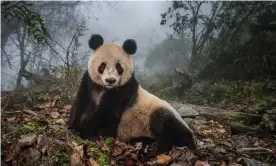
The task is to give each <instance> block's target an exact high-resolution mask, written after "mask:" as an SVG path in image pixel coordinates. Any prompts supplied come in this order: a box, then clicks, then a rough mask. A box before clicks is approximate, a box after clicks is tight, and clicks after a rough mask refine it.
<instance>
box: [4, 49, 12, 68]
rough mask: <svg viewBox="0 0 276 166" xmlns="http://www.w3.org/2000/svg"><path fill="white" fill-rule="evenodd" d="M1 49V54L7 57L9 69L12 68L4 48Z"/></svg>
mask: <svg viewBox="0 0 276 166" xmlns="http://www.w3.org/2000/svg"><path fill="white" fill-rule="evenodd" d="M1 50H2V51H3V54H4V55H5V57H6V59H7V62H8V65H9V67H10V69H11V68H12V65H11V62H10V59H9V58H8V55H7V53H6V51H5V49H4V48H3V47H1Z"/></svg>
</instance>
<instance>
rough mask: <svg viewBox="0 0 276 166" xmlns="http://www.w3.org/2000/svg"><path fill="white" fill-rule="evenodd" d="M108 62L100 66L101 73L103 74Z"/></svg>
mask: <svg viewBox="0 0 276 166" xmlns="http://www.w3.org/2000/svg"><path fill="white" fill-rule="evenodd" d="M105 67H106V64H105V63H104V62H103V63H101V65H100V66H99V68H98V71H99V73H101V74H103V72H104V69H105Z"/></svg>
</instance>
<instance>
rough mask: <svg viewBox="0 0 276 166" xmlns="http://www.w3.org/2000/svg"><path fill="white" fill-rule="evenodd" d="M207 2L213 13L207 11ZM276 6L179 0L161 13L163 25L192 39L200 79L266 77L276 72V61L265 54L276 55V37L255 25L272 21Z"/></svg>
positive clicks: (264, 3) (193, 60) (262, 3)
mask: <svg viewBox="0 0 276 166" xmlns="http://www.w3.org/2000/svg"><path fill="white" fill-rule="evenodd" d="M205 3H209V4H210V7H211V10H210V13H206V11H205V12H203V10H202V9H203V8H204V7H203V6H205ZM275 6H276V2H275V1H270V2H269V1H263V2H255V1H246V2H232V1H231V2H227V1H224V2H220V1H209V2H202V1H176V2H173V3H172V5H171V6H170V7H169V8H168V10H167V11H166V12H165V13H163V14H162V15H161V23H160V24H161V25H165V24H169V25H170V27H171V28H172V29H173V30H174V32H175V33H176V34H179V35H182V36H185V37H189V38H191V39H192V56H191V60H190V62H192V63H191V66H192V71H193V74H197V72H199V75H200V79H203V78H202V77H204V78H207V79H216V81H217V80H218V79H221V78H224V79H232V80H233V79H234V80H239V79H245V80H253V79H256V78H257V77H258V78H261V79H262V80H264V79H266V78H269V77H270V76H273V75H275V73H276V71H275V69H274V68H273V67H272V65H270V64H274V63H275V60H274V62H271V61H272V60H271V59H272V58H269V59H268V60H264V59H263V58H264V54H267V56H270V57H274V55H276V53H275V46H274V44H272V43H275V39H276V37H275V33H274V32H271V33H263V30H260V29H256V28H255V26H254V25H256V24H268V23H269V22H272V21H273V19H274V18H275V15H276V8H275ZM217 32H218V35H216V34H217ZM206 62H208V63H206Z"/></svg>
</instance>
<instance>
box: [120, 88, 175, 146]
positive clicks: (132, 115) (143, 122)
mask: <svg viewBox="0 0 276 166" xmlns="http://www.w3.org/2000/svg"><path fill="white" fill-rule="evenodd" d="M160 107H163V108H166V109H172V108H171V106H170V105H169V104H168V103H167V102H166V101H164V100H161V99H159V98H158V97H156V96H154V95H153V94H151V93H149V92H147V91H146V90H145V89H143V88H142V87H141V86H139V88H138V93H137V98H136V103H135V104H134V105H133V106H132V107H131V108H128V109H127V110H125V111H124V113H123V115H122V118H121V121H120V124H119V127H118V134H117V137H118V138H119V139H121V140H124V141H126V140H128V139H129V138H131V137H133V138H135V137H143V136H144V137H152V134H151V132H150V129H149V121H150V117H151V114H152V113H153V111H155V110H156V109H157V108H160Z"/></svg>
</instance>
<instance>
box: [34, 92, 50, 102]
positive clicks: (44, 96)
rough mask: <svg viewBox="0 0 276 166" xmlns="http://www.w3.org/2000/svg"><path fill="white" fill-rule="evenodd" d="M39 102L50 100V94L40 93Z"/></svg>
mask: <svg viewBox="0 0 276 166" xmlns="http://www.w3.org/2000/svg"><path fill="white" fill-rule="evenodd" d="M37 98H38V99H39V100H48V99H50V95H49V93H39V95H38V97H37Z"/></svg>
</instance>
